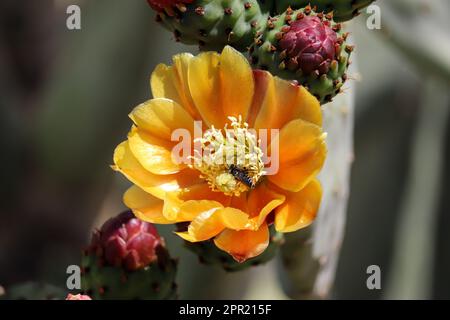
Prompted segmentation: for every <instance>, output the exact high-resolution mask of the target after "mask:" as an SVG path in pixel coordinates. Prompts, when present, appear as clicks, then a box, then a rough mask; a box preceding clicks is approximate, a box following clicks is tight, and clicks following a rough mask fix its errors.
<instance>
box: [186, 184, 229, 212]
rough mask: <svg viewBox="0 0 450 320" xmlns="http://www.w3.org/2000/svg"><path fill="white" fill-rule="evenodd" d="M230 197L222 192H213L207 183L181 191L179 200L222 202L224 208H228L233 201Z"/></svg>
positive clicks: (194, 185)
mask: <svg viewBox="0 0 450 320" xmlns="http://www.w3.org/2000/svg"><path fill="white" fill-rule="evenodd" d="M231 198H232V197H230V196H227V195H225V194H223V193H222V192H215V191H212V190H211V188H210V187H209V185H208V184H207V183H205V182H202V183H199V184H193V185H191V186H189V187H186V188H184V189H183V190H181V193H180V194H179V199H180V200H183V201H187V200H213V201H217V202H220V203H221V204H222V205H223V206H224V207H228V206H229V204H230V201H231Z"/></svg>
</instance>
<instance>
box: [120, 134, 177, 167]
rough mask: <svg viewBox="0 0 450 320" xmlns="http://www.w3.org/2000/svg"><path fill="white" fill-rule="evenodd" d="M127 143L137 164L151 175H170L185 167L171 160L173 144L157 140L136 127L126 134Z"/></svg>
mask: <svg viewBox="0 0 450 320" xmlns="http://www.w3.org/2000/svg"><path fill="white" fill-rule="evenodd" d="M128 143H129V146H130V149H131V152H133V154H134V156H135V157H136V159H137V160H138V161H139V163H140V164H141V165H142V166H143V167H144V168H145V169H146V170H148V171H150V172H151V173H154V174H172V173H177V172H179V171H180V170H181V169H183V168H184V167H185V166H184V165H183V164H178V163H176V161H173V160H172V147H173V145H174V144H173V143H169V142H168V141H165V140H161V139H158V138H156V137H154V136H152V135H151V134H148V133H146V132H145V131H143V130H139V129H137V128H136V127H134V128H132V129H131V131H130V133H129V134H128Z"/></svg>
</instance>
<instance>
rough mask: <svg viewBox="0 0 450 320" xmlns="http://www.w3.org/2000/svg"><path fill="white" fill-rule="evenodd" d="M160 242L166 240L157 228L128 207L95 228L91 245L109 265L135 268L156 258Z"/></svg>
mask: <svg viewBox="0 0 450 320" xmlns="http://www.w3.org/2000/svg"><path fill="white" fill-rule="evenodd" d="M160 245H164V244H163V240H162V239H161V237H160V236H159V234H158V231H157V230H156V228H155V227H154V226H153V225H152V224H151V223H148V222H144V221H141V220H139V219H137V218H136V217H135V216H134V215H133V213H132V212H131V211H126V212H123V213H121V214H119V215H118V216H117V217H114V218H111V219H109V220H108V221H106V222H105V223H104V224H103V226H102V227H101V229H100V230H98V231H96V232H94V235H93V238H92V244H91V248H90V249H91V250H93V251H94V252H95V253H96V254H97V256H100V257H102V258H103V259H104V260H105V262H106V263H107V264H108V265H112V266H117V267H120V266H123V267H124V268H125V269H127V270H129V271H133V270H138V269H142V268H144V267H146V266H148V265H149V264H151V263H152V262H154V261H155V260H157V259H158V257H157V254H156V248H157V247H158V246H160Z"/></svg>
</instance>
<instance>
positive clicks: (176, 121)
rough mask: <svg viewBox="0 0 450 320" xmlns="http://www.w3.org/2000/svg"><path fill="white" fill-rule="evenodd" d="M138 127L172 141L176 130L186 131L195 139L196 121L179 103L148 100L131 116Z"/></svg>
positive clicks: (159, 99) (167, 100) (134, 110)
mask: <svg viewBox="0 0 450 320" xmlns="http://www.w3.org/2000/svg"><path fill="white" fill-rule="evenodd" d="M129 116H130V118H131V120H133V122H134V123H135V124H136V126H137V127H138V128H139V129H141V130H145V131H147V132H148V133H150V134H152V135H154V136H155V137H158V138H160V139H164V140H167V141H171V137H172V133H173V132H174V130H176V129H186V130H188V131H189V133H190V135H191V137H194V135H193V134H194V119H193V118H192V117H191V115H190V114H189V113H188V112H187V111H186V110H185V109H183V108H182V107H181V106H180V105H179V104H178V103H176V102H175V101H172V100H169V99H163V98H158V99H152V100H148V101H146V102H144V103H142V104H140V105H139V106H137V107H136V108H134V109H133V111H131V113H130V114H129Z"/></svg>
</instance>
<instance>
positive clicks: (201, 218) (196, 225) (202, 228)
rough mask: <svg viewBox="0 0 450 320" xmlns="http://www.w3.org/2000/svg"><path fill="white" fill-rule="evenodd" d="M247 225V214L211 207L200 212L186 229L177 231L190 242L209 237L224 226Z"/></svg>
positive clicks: (236, 226) (239, 227)
mask: <svg viewBox="0 0 450 320" xmlns="http://www.w3.org/2000/svg"><path fill="white" fill-rule="evenodd" d="M248 227H249V220H248V215H247V214H246V213H244V212H242V211H241V210H238V209H234V208H212V209H210V210H208V211H204V212H202V213H200V214H199V215H198V216H197V217H195V219H194V220H193V221H192V222H191V224H190V225H189V227H188V231H186V232H179V233H177V234H178V235H179V236H180V237H182V238H183V239H185V240H187V241H190V242H199V241H205V240H208V239H211V238H213V237H215V236H216V235H218V234H219V233H220V232H222V231H223V230H224V229H225V228H229V229H232V230H241V229H244V228H248Z"/></svg>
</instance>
